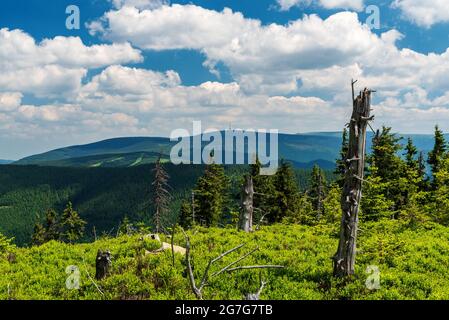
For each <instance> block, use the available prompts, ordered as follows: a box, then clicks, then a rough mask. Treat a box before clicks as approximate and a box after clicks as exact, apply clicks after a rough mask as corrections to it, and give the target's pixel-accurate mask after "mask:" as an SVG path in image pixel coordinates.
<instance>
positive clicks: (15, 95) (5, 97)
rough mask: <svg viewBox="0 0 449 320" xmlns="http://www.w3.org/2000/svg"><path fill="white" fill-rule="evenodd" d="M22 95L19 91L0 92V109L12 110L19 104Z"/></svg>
mask: <svg viewBox="0 0 449 320" xmlns="http://www.w3.org/2000/svg"><path fill="white" fill-rule="evenodd" d="M22 97H23V95H22V94H21V93H20V92H5V93H0V111H13V110H15V109H16V108H17V107H19V106H20V104H21V102H22Z"/></svg>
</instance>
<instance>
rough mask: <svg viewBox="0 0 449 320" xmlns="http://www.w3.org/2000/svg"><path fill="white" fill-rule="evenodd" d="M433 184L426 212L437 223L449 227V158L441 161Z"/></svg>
mask: <svg viewBox="0 0 449 320" xmlns="http://www.w3.org/2000/svg"><path fill="white" fill-rule="evenodd" d="M433 184H434V187H435V188H434V189H433V190H432V191H431V201H430V202H429V203H428V206H427V210H426V211H427V212H429V214H430V215H431V217H432V219H433V220H434V221H435V222H438V223H442V224H444V225H449V157H444V158H442V159H441V161H440V163H439V168H438V171H437V172H436V173H435V178H434V182H433Z"/></svg>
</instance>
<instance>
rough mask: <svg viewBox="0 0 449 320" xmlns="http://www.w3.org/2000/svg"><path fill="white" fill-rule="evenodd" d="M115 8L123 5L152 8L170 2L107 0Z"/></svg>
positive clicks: (165, 0) (160, 0)
mask: <svg viewBox="0 0 449 320" xmlns="http://www.w3.org/2000/svg"><path fill="white" fill-rule="evenodd" d="M109 1H110V2H112V4H113V5H114V7H115V8H117V9H120V8H122V7H125V6H130V7H135V8H138V9H154V8H158V7H161V6H163V5H166V4H168V3H170V2H169V1H168V0H109Z"/></svg>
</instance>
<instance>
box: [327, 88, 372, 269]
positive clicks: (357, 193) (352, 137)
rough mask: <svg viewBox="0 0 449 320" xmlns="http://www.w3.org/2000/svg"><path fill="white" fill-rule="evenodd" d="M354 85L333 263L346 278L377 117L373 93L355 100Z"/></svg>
mask: <svg viewBox="0 0 449 320" xmlns="http://www.w3.org/2000/svg"><path fill="white" fill-rule="evenodd" d="M356 82H357V81H353V82H352V96H353V112H352V116H351V121H350V123H349V149H348V152H347V155H346V172H345V181H344V186H343V192H342V197H341V208H342V211H343V216H342V219H341V227H340V241H339V245H338V250H337V253H336V254H335V256H334V257H333V260H334V276H336V277H347V276H350V275H353V274H354V265H355V256H356V241H357V228H358V222H359V209H360V201H361V199H362V183H363V181H364V180H363V179H364V173H365V172H364V171H365V156H366V129H367V126H368V122H369V121H371V120H373V119H374V117H371V116H370V113H371V93H372V92H373V91H372V90H368V89H366V88H365V89H364V90H363V91H362V92H360V94H359V96H358V97H357V98H355V97H354V84H355V83H356Z"/></svg>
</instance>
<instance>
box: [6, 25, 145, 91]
mask: <svg viewBox="0 0 449 320" xmlns="http://www.w3.org/2000/svg"><path fill="white" fill-rule="evenodd" d="M140 61H142V55H141V53H140V51H139V50H137V49H134V48H132V47H131V45H130V44H129V43H125V42H124V43H120V44H115V43H114V44H102V45H92V46H86V45H84V44H83V42H82V41H81V39H80V38H77V37H61V36H58V37H55V38H53V39H45V40H43V41H42V42H40V43H36V41H35V40H34V38H33V37H31V36H30V35H29V34H27V33H25V32H24V31H21V30H17V29H16V30H9V29H6V28H3V29H0V87H1V88H2V90H9V91H20V92H24V93H31V94H36V95H38V96H44V95H51V94H52V93H54V94H61V92H70V91H76V90H78V89H79V88H80V86H81V79H82V78H83V77H84V76H85V75H86V73H87V70H88V69H90V68H101V67H105V66H108V65H111V64H117V63H130V62H140Z"/></svg>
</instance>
